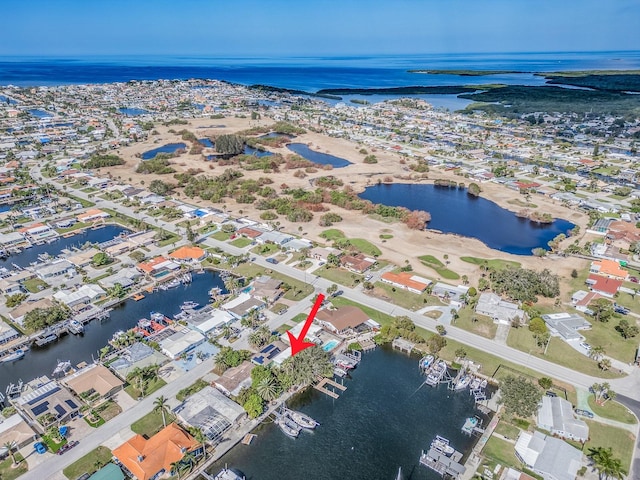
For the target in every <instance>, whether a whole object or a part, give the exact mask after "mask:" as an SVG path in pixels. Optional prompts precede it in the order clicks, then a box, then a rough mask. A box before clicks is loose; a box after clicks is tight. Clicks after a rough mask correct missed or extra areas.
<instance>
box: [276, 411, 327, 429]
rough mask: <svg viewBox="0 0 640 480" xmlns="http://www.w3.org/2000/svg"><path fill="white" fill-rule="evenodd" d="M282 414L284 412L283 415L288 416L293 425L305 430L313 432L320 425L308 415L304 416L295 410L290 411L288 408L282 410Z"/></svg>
mask: <svg viewBox="0 0 640 480" xmlns="http://www.w3.org/2000/svg"><path fill="white" fill-rule="evenodd" d="M283 412H284V414H285V415H288V416H289V417H290V418H291V420H293V421H294V422H295V423H297V424H298V425H299V426H300V427H302V428H307V429H309V430H313V429H314V428H316V427H317V426H318V425H320V424H319V423H318V422H316V421H315V420H314V419H313V418H311V417H310V416H309V415H305V414H304V413H302V412H298V411H296V410H290V409H288V408H283Z"/></svg>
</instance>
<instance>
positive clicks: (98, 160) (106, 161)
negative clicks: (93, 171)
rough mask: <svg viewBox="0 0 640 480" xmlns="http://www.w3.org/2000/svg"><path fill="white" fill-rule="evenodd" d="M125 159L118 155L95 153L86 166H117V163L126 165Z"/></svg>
mask: <svg viewBox="0 0 640 480" xmlns="http://www.w3.org/2000/svg"><path fill="white" fill-rule="evenodd" d="M124 163H125V162H124V159H122V158H120V157H119V156H118V155H113V154H108V155H94V156H92V157H91V158H90V159H89V160H87V161H86V162H85V164H84V168H104V167H115V166H116V165H124Z"/></svg>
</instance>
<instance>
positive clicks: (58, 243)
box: [0, 225, 128, 268]
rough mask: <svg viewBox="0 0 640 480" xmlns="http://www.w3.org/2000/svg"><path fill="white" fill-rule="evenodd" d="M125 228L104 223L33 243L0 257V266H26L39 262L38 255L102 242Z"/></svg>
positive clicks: (56, 252)
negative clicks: (96, 226)
mask: <svg viewBox="0 0 640 480" xmlns="http://www.w3.org/2000/svg"><path fill="white" fill-rule="evenodd" d="M127 231H128V230H127V229H126V228H123V227H120V226H118V225H105V226H104V227H101V228H98V229H96V230H93V229H91V228H90V229H88V230H85V231H84V232H83V233H77V234H75V235H73V236H72V237H66V238H65V237H59V238H58V239H57V240H55V241H54V242H53V243H45V244H44V245H34V246H32V247H31V248H27V249H25V250H23V251H22V252H20V253H17V254H12V255H10V256H9V257H8V258H4V259H0V266H4V267H6V268H12V267H11V264H13V263H15V264H16V265H18V266H20V267H28V266H29V264H31V263H32V262H39V261H40V260H39V259H38V255H40V254H42V253H48V254H49V255H51V256H52V257H55V256H56V255H59V254H60V253H61V252H62V250H64V249H65V248H71V247H79V246H80V245H83V244H84V243H86V242H89V243H102V242H106V241H109V240H111V239H112V238H115V237H117V236H118V235H120V233H121V232H127Z"/></svg>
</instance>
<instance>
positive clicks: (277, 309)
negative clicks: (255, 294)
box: [269, 303, 289, 314]
mask: <svg viewBox="0 0 640 480" xmlns="http://www.w3.org/2000/svg"><path fill="white" fill-rule="evenodd" d="M287 308H289V306H288V305H285V304H284V303H276V304H275V305H273V306H272V307H271V308H270V309H269V310H271V311H272V312H273V313H275V314H279V313H280V312H281V311H282V310H286V309H287Z"/></svg>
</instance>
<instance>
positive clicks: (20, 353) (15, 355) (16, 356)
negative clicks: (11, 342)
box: [0, 348, 26, 363]
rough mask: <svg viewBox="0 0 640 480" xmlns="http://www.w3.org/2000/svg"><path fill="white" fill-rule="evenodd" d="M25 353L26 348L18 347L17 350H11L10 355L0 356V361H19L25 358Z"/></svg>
mask: <svg viewBox="0 0 640 480" xmlns="http://www.w3.org/2000/svg"><path fill="white" fill-rule="evenodd" d="M25 353H26V349H22V348H18V349H17V350H14V351H13V352H10V353H9V354H8V355H5V356H4V357H2V358H0V363H9V362H17V361H18V360H22V359H23V358H24V355H25Z"/></svg>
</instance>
